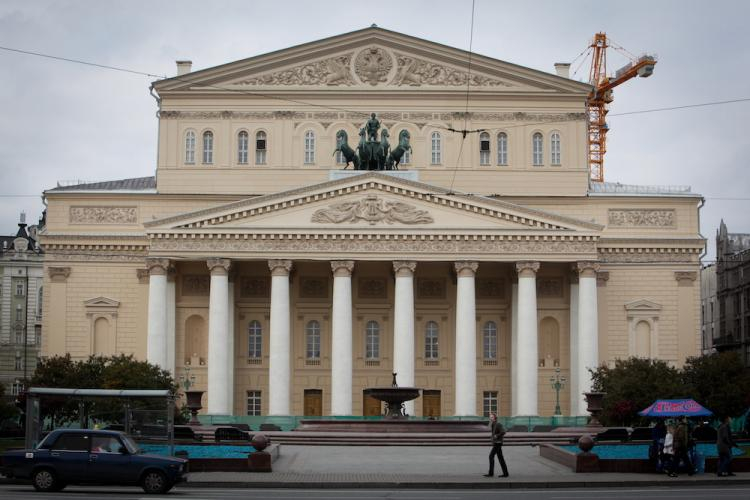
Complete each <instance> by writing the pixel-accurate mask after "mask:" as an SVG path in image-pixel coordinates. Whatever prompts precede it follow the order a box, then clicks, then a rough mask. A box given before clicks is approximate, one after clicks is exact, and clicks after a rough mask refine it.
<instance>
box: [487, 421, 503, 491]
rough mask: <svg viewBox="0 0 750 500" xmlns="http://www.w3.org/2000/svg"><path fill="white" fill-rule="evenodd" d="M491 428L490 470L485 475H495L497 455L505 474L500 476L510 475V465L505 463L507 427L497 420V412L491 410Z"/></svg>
mask: <svg viewBox="0 0 750 500" xmlns="http://www.w3.org/2000/svg"><path fill="white" fill-rule="evenodd" d="M490 429H491V430H492V451H490V471H489V472H488V473H487V474H485V475H484V477H492V476H494V475H495V456H496V455H497V459H498V460H499V461H500V467H501V468H502V469H503V474H502V475H501V476H498V477H508V467H507V466H506V465H505V458H504V457H503V436H504V435H505V427H503V424H501V423H500V422H498V421H497V415H496V414H495V412H490Z"/></svg>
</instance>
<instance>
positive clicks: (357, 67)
mask: <svg viewBox="0 0 750 500" xmlns="http://www.w3.org/2000/svg"><path fill="white" fill-rule="evenodd" d="M392 68H393V59H392V58H391V56H390V55H389V54H388V53H387V52H386V51H384V50H383V49H381V48H380V47H369V48H367V49H365V50H363V51H361V52H360V53H359V54H357V58H356V59H355V61H354V71H355V72H356V73H357V76H358V77H359V79H360V80H362V81H363V82H365V83H369V84H370V85H377V84H379V83H383V82H385V81H386V80H388V74H389V73H390V72H391V69H392Z"/></svg>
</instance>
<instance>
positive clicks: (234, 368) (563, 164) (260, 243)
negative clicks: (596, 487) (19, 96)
mask: <svg viewBox="0 0 750 500" xmlns="http://www.w3.org/2000/svg"><path fill="white" fill-rule="evenodd" d="M468 59H469V57H468V54H467V53H465V52H464V51H461V50H458V49H454V48H450V47H446V46H442V45H439V44H436V43H433V42H429V41H426V40H421V39H417V38H413V37H410V36H406V35H403V34H399V33H394V32H391V31H387V30H383V29H380V28H377V27H371V28H367V29H364V30H360V31H355V32H352V33H348V34H345V35H340V36H336V37H332V38H328V39H324V40H319V41H315V42H311V43H308V44H304V45H300V46H296V47H292V48H289V49H284V50H281V51H278V52H274V53H271V54H265V55H260V56H256V57H252V58H250V59H245V60H242V61H237V62H233V63H229V64H226V65H222V66H218V67H215V68H209V69H205V70H201V71H195V72H191V71H190V70H191V67H190V63H189V62H178V76H176V77H174V78H172V79H167V80H163V81H159V82H156V83H155V84H154V89H155V92H156V94H158V96H159V155H158V164H157V168H156V175H155V177H145V178H137V179H126V180H121V181H111V182H99V183H92V184H83V185H77V186H68V187H57V188H53V189H50V190H48V191H46V192H45V195H46V199H47V202H48V207H49V208H48V217H47V228H46V230H45V232H44V233H43V235H42V240H41V241H42V244H43V246H44V249H45V251H46V259H45V273H46V275H45V277H46V278H47V279H48V284H47V285H45V287H44V295H45V297H44V308H45V309H44V325H45V326H44V327H45V330H46V331H48V332H50V333H49V335H46V336H45V337H44V339H43V351H44V353H45V354H47V355H51V354H63V353H65V352H70V353H71V354H72V355H73V356H76V357H84V356H88V355H90V354H93V353H115V352H126V353H134V354H136V355H137V356H138V357H142V358H145V359H148V360H149V361H151V362H153V363H157V364H159V365H161V366H163V367H165V368H167V369H169V370H171V371H173V372H174V373H175V375H176V376H177V377H178V378H179V377H180V376H184V375H185V374H186V373H188V370H189V374H190V376H194V377H195V379H196V383H197V385H198V387H199V388H201V389H205V390H206V391H207V394H206V396H205V399H204V405H205V406H206V408H205V411H206V412H208V413H210V414H214V415H227V414H234V415H245V414H249V415H372V414H379V413H380V407H379V404H378V403H377V402H373V401H372V400H370V399H369V398H367V397H365V396H364V395H363V391H364V389H365V388H367V387H374V386H383V385H390V383H391V378H392V376H391V373H392V372H396V373H398V383H399V385H402V386H417V387H420V388H422V389H423V393H422V397H420V398H419V399H417V400H416V401H415V402H413V403H411V405H410V406H409V407H408V408H407V411H408V412H409V413H410V414H412V415H417V416H448V415H481V414H484V413H486V412H487V411H489V410H495V409H496V410H498V411H499V413H500V414H503V415H551V414H552V412H553V410H554V407H555V402H556V401H555V391H554V390H553V389H552V387H551V384H550V382H549V379H550V377H552V376H554V375H555V374H556V373H558V372H557V370H558V369H559V373H560V374H561V375H563V376H565V377H566V378H567V380H568V382H567V386H566V389H565V391H564V393H563V394H561V406H562V409H563V413H565V414H570V415H582V414H585V405H584V403H583V398H582V393H583V392H585V391H586V390H588V389H589V388H590V385H591V380H590V376H589V372H588V369H589V368H590V367H594V366H597V365H598V364H600V363H608V362H612V361H613V360H614V359H616V358H622V357H627V356H631V355H638V356H648V357H658V358H661V359H665V360H667V361H669V362H670V363H672V364H674V365H677V366H679V365H680V364H682V363H683V362H684V360H685V358H686V357H687V356H691V355H695V354H697V353H699V351H700V319H699V312H698V305H699V286H698V282H697V281H696V278H697V277H698V271H699V255H700V253H701V251H702V250H703V248H704V243H705V242H704V240H703V238H702V237H701V236H700V234H699V231H698V208H699V205H700V203H701V200H702V199H701V197H700V195H698V194H695V193H692V192H690V190H689V189H685V188H668V187H659V188H656V187H644V186H624V185H621V184H612V183H590V182H589V175H588V167H587V163H586V161H587V143H586V141H587V135H586V121H585V119H586V115H585V102H586V96H587V94H588V91H589V87H588V85H585V84H582V83H579V82H576V81H573V80H570V79H569V78H567V77H566V75H565V73H564V72H565V68H564V67H563V68H559V70H560V74H559V75H553V74H548V73H544V72H540V71H536V70H532V69H528V68H523V67H520V66H516V65H513V64H509V63H505V62H503V61H498V60H495V59H491V58H487V57H482V56H477V55H472V59H471V61H472V62H471V67H470V69H469V66H468ZM467 88H468V91H469V93H468V99H467ZM467 103H468V104H467ZM371 112H374V113H376V114H377V117H378V119H379V121H380V129H379V131H378V133H379V134H380V135H379V136H378V137H379V138H382V136H383V135H384V134H383V130H387V131H389V136H390V139H391V147H392V148H395V147H396V146H397V145H398V144H399V138H401V137H403V136H404V135H405V134H403V133H402V131H404V130H405V131H407V132H408V134H406V135H408V136H409V137H410V146H411V150H410V151H409V152H408V153H407V154H405V155H404V157H403V158H402V162H401V165H400V167H399V169H398V170H391V171H361V170H352V168H351V167H349V168H348V169H344V166H345V159H344V158H343V157H342V155H340V154H335V155H334V150H335V149H336V147H337V136H338V137H341V136H342V134H341V133H340V132H341V131H344V132H345V134H344V135H346V136H347V137H348V141H350V143H349V145H350V146H351V147H353V148H354V147H356V143H357V137H358V136H359V133H360V129H362V127H364V125H365V122H366V121H367V120H368V118H369V116H370V113H371ZM464 130H465V131H469V132H467V133H465V134H464V133H463V132H462V131H464ZM362 133H363V134H364V132H362ZM379 140H380V139H379ZM634 156H635V155H634Z"/></svg>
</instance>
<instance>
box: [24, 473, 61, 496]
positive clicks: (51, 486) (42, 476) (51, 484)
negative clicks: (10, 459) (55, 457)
mask: <svg viewBox="0 0 750 500" xmlns="http://www.w3.org/2000/svg"><path fill="white" fill-rule="evenodd" d="M31 484H32V485H34V489H35V490H36V491H59V490H58V489H57V488H59V487H60V482H59V481H58V480H57V477H56V476H55V473H54V472H53V471H52V470H51V469H39V470H37V471H34V473H33V474H32V475H31Z"/></svg>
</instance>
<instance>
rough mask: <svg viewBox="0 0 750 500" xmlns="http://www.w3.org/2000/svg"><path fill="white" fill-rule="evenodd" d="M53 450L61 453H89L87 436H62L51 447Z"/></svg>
mask: <svg viewBox="0 0 750 500" xmlns="http://www.w3.org/2000/svg"><path fill="white" fill-rule="evenodd" d="M52 449H53V450H63V451H89V436H88V434H78V433H76V434H63V435H62V436H60V437H59V438H57V441H55V444H53V445H52Z"/></svg>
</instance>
